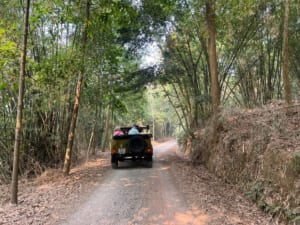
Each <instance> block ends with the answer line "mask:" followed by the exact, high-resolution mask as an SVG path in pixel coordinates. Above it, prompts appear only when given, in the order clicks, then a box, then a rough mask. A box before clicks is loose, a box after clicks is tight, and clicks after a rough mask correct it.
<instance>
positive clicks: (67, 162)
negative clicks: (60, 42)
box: [63, 0, 90, 175]
mask: <svg viewBox="0 0 300 225" xmlns="http://www.w3.org/2000/svg"><path fill="white" fill-rule="evenodd" d="M89 18H90V0H87V1H86V18H85V27H84V31H83V37H82V50H83V61H85V57H86V52H85V51H86V43H87V32H88V23H89ZM84 70H85V65H84V63H83V66H82V69H81V71H80V74H79V78H78V81H77V87H76V95H75V102H74V109H73V116H72V119H71V124H70V129H69V135H68V143H67V148H66V154H65V162H64V168H63V173H64V175H68V174H69V172H70V167H71V156H72V149H73V143H74V137H75V129H76V122H77V117H78V110H79V103H80V96H81V87H82V83H83V78H84V73H85V71H84Z"/></svg>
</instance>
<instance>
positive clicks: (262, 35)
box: [0, 0, 300, 180]
mask: <svg viewBox="0 0 300 225" xmlns="http://www.w3.org/2000/svg"><path fill="white" fill-rule="evenodd" d="M24 2H25V1H24ZM23 4H24V3H23V1H16V0H11V1H8V0H3V1H1V3H0V14H1V19H0V43H1V45H0V101H1V104H0V107H1V110H0V126H1V129H0V149H1V153H0V179H1V180H9V178H10V176H11V173H12V165H13V157H12V154H13V144H14V135H15V133H14V131H15V124H16V117H17V111H18V110H17V109H18V107H17V106H18V88H19V83H18V76H19V73H20V71H19V70H20V64H19V58H20V52H21V47H22V35H23V32H22V31H23V30H22V27H23V17H24V13H25V5H23ZM87 5H88V7H87ZM285 9H289V10H285ZM87 15H88V16H87ZM212 19H213V20H212ZM299 35H300V2H299V0H290V1H289V0H286V1H282V0H272V1H271V0H269V1H268V0H264V1H255V0H247V1H242V2H241V1H237V0H230V1H225V0H216V1H213V0H211V1H209V0H207V1H204V0H203V1H202V0H200V1H199V0H197V1H196V0H157V1H147V0H140V1H138V0H136V1H133V0H112V1H108V0H90V1H89V0H86V1H84V0H81V1H80V0H54V1H45V0H31V6H30V10H29V25H28V40H27V63H26V70H25V80H26V82H25V83H26V84H25V89H24V99H23V103H24V105H23V107H24V110H23V120H22V132H21V139H20V140H21V142H20V163H19V165H18V171H19V172H20V173H21V174H25V175H28V176H32V175H36V174H38V173H40V172H42V171H43V170H44V169H45V168H47V167H59V168H61V167H62V165H63V163H64V160H65V156H66V149H67V146H68V142H70V141H71V142H72V145H73V146H72V147H71V148H72V149H73V153H72V157H71V156H70V157H71V158H72V160H73V162H76V160H77V157H79V156H80V154H81V153H84V154H85V155H86V156H87V157H88V156H89V155H90V154H95V152H96V149H97V148H99V149H103V150H104V149H105V147H106V146H107V145H108V140H109V135H110V132H111V130H112V128H113V127H114V126H115V125H117V124H126V125H128V124H130V123H132V122H137V121H138V122H142V123H145V124H146V123H149V124H152V125H153V127H155V130H154V133H156V136H157V137H159V136H162V135H172V134H174V132H175V131H178V130H179V131H180V132H183V133H184V134H188V135H191V136H192V134H193V131H194V130H195V129H197V128H198V127H201V126H203V125H204V121H205V120H207V119H208V118H209V117H210V116H211V115H212V111H213V110H216V109H217V108H221V109H222V108H230V107H256V106H261V105H263V104H266V103H268V102H270V101H272V100H273V99H284V98H285V97H286V96H290V98H291V100H290V102H291V103H292V102H293V101H295V100H297V99H298V96H299V84H300V83H299V80H300V64H299V56H300V44H299V41H298V39H299ZM149 43H156V45H157V46H158V49H159V51H160V53H161V57H160V59H159V60H158V63H157V64H156V65H151V66H148V67H141V66H140V65H141V64H142V63H143V62H142V59H143V57H142V55H143V54H144V53H145V46H147V44H149ZM213 45H215V48H212V47H213ZM213 62H214V63H213ZM285 76H286V77H285ZM283 78H284V79H285V80H284V79H283ZM286 78H287V79H286ZM80 81H81V82H82V83H81V84H80V85H79V87H78V82H80ZM286 84H288V85H289V86H290V87H289V89H290V90H288V88H286ZM76 89H77V91H78V90H80V91H81V92H79V93H80V102H78V109H77V110H78V116H77V115H76V116H75V117H76V118H75V120H76V122H75V124H73V125H71V124H72V120H73V119H74V118H73V117H74V111H75V107H74V98H75V94H76ZM285 90H288V92H287V93H286V92H284V91H285ZM77 93H78V92H77ZM287 101H288V100H287ZM220 106H221V107H220ZM72 126H73V128H74V132H73V135H74V137H73V140H70V127H72ZM75 130H76V132H75Z"/></svg>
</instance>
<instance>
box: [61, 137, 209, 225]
mask: <svg viewBox="0 0 300 225" xmlns="http://www.w3.org/2000/svg"><path fill="white" fill-rule="evenodd" d="M175 144H176V143H175V142H174V141H172V142H167V143H165V144H162V145H160V146H157V147H156V148H155V155H154V163H153V168H146V167H144V166H143V165H142V164H141V163H140V162H134V163H133V162H123V163H120V168H119V169H116V170H112V171H111V172H110V173H109V174H108V175H107V177H106V178H105V180H104V181H103V183H102V185H100V186H99V187H98V188H97V189H96V190H95V192H94V194H93V195H91V197H90V198H89V199H88V200H87V201H86V202H85V203H84V204H83V205H82V206H81V207H80V208H78V209H77V210H76V212H75V213H74V214H73V215H71V217H70V218H69V219H68V220H67V222H66V223H65V224H78V225H79V224H80V225H82V224H90V225H91V224H105V225H108V224H112V225H117V224H120V225H124V224H141V225H142V224H145V225H146V224H201V223H199V222H200V220H198V222H197V223H193V218H192V215H190V214H189V210H188V207H187V203H186V202H185V200H184V197H183V195H182V193H181V192H180V191H179V190H178V189H177V187H176V185H175V183H174V180H173V179H172V175H171V174H170V166H169V165H166V164H165V163H164V162H163V156H166V154H168V156H170V155H172V154H174V153H175V152H172V151H170V149H172V148H174V146H175ZM202 219H203V220H205V216H204V217H203V218H202Z"/></svg>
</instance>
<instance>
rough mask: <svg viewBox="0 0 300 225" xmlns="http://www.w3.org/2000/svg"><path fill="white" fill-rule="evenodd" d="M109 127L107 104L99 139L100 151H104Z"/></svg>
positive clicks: (108, 108)
mask: <svg viewBox="0 0 300 225" xmlns="http://www.w3.org/2000/svg"><path fill="white" fill-rule="evenodd" d="M109 128H110V106H109V105H108V106H107V108H106V113H105V128H104V132H103V136H102V140H101V151H102V152H105V148H106V144H107V141H108V133H109Z"/></svg>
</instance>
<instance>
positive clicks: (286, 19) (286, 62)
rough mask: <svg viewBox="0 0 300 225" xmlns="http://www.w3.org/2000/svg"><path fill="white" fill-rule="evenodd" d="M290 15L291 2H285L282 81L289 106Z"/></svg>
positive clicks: (287, 0) (290, 100)
mask: <svg viewBox="0 0 300 225" xmlns="http://www.w3.org/2000/svg"><path fill="white" fill-rule="evenodd" d="M289 14H290V0H285V10H284V24H283V42H282V81H283V88H284V97H285V101H286V102H287V104H289V105H290V104H291V102H292V97H291V87H290V80H289V51H288V45H289V41H288V37H289Z"/></svg>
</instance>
